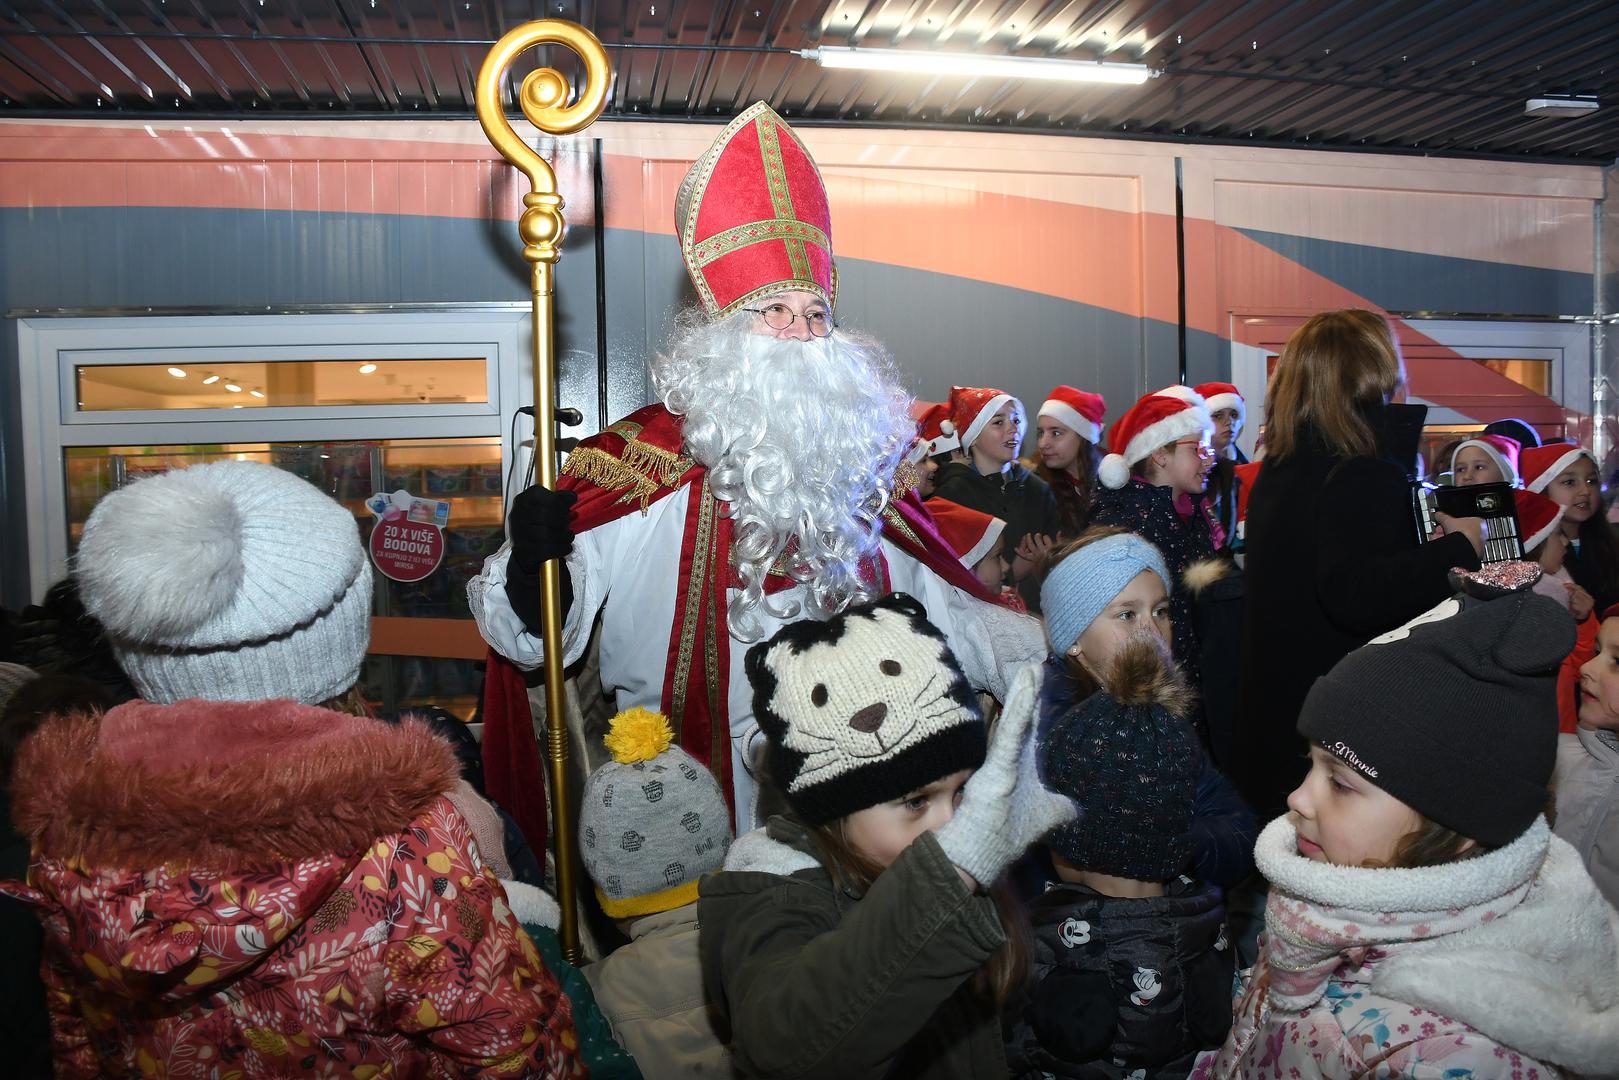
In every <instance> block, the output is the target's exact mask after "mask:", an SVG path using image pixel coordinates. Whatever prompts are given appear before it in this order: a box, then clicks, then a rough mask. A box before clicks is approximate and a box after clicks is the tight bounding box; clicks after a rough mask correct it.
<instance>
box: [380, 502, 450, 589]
mask: <svg viewBox="0 0 1619 1080" xmlns="http://www.w3.org/2000/svg"><path fill="white" fill-rule="evenodd" d="M365 505H366V506H368V507H370V509H371V512H372V513H373V514H375V515H376V517H377V521H376V524H375V525H373V526H372V528H371V543H370V548H371V561H372V562H373V563H375V564H376V567H377V569H378V570H380V571H381V572H382V574H383V575H384V576H385V577H390V578H393V579H394V580H395V581H420V580H422V578H424V577H426V576H427V575H428V574H431V573H432V572H433V571H434V570H437V569H438V564H439V563H440V562H442V561H443V559H444V524H445V522H447V521H449V519H450V504H449V503H447V502H438V501H437V500H434V499H420V498H417V497H416V496H415V495H412V494H411V493H410V492H408V491H396V492H394V493H393V494H392V495H387V494H384V493H382V492H380V491H379V492H377V494H375V495H373V496H371V497H370V498H369V499H367V500H366V501H365Z"/></svg>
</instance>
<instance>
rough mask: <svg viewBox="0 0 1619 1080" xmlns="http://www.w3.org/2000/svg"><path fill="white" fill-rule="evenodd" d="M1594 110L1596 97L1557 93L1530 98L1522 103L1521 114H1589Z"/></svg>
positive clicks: (1568, 115)
mask: <svg viewBox="0 0 1619 1080" xmlns="http://www.w3.org/2000/svg"><path fill="white" fill-rule="evenodd" d="M1596 111H1597V99H1596V98H1594V97H1589V96H1586V97H1572V96H1564V95H1561V94H1559V95H1556V96H1548V97H1538V98H1530V99H1529V100H1528V101H1526V102H1524V103H1523V114H1524V115H1525V116H1552V117H1571V116H1589V115H1590V114H1592V113H1594V112H1596Z"/></svg>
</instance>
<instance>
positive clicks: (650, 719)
mask: <svg viewBox="0 0 1619 1080" xmlns="http://www.w3.org/2000/svg"><path fill="white" fill-rule="evenodd" d="M674 737H675V733H674V730H673V729H672V728H670V727H669V718H668V717H667V716H664V715H663V714H662V713H658V712H653V711H652V710H651V709H642V708H639V707H637V708H634V709H625V710H624V711H623V712H621V713H619V714H618V715H617V716H615V717H613V720H612V724H611V725H610V727H609V730H608V732H607V735H606V736H605V737H604V738H603V739H602V742H604V743H606V744H607V749H608V750H610V751H612V754H613V760H614V761H617V762H619V763H620V764H623V765H628V764H630V763H632V762H636V761H650V760H652V759H653V758H655V757H657V756H658V755H659V754H661V753H663V752H664V751H665V750H667V749H669V744H670V743H671V742H673V741H674Z"/></svg>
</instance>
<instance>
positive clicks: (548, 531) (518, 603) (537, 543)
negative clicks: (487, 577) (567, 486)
mask: <svg viewBox="0 0 1619 1080" xmlns="http://www.w3.org/2000/svg"><path fill="white" fill-rule="evenodd" d="M576 498H578V495H577V493H576V492H572V491H552V490H551V489H549V488H544V487H539V486H535V487H531V488H529V489H528V490H526V491H524V492H522V493H521V494H519V495H518V496H517V498H515V499H513V500H512V509H511V513H510V514H508V515H507V524H508V525H509V527H510V531H511V537H512V557H511V560H510V561H509V562H508V563H507V564H506V599H507V601H508V602H510V604H511V605H512V611H514V612H516V613H517V617H518V618H519V619H522V620H523V625H524V626H526V627H527V628H528V631H529V633H531V634H538V633H539V632H540V624H541V616H540V610H541V606H542V605H541V603H540V567H541V566H543V565H544V564H545V561H546V560H547V559H560V558H562V557H564V556H565V555H567V554H568V553H569V552H570V551H572V550H573V525H572V522H571V520H570V519H571V517H572V512H573V503H574V500H575V499H576ZM560 592H561V594H562V617H563V618H564V619H566V618H567V617H568V609H569V608H571V607H573V578H572V577H571V576H570V575H569V574H568V572H567V570H566V569H563V570H562V579H561V589H560Z"/></svg>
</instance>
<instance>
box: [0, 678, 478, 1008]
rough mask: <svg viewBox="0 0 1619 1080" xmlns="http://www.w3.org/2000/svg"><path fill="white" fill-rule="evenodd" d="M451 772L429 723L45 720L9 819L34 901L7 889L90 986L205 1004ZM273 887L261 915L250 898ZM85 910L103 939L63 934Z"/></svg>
mask: <svg viewBox="0 0 1619 1080" xmlns="http://www.w3.org/2000/svg"><path fill="white" fill-rule="evenodd" d="M457 775H458V774H457V771H456V763H455V756H454V753H453V752H452V751H451V749H450V747H449V746H448V745H447V744H446V743H444V742H443V741H442V740H440V739H439V738H438V737H437V736H435V735H433V734H432V732H431V731H430V730H429V729H428V728H427V726H426V725H425V724H422V723H420V722H418V721H415V720H413V719H412V720H407V721H406V722H404V723H403V724H401V725H400V726H398V727H392V726H389V725H387V724H384V723H382V722H380V721H376V720H371V719H369V718H365V717H356V716H349V715H346V714H342V713H335V712H332V711H330V710H327V709H319V708H314V707H312V706H307V705H300V704H297V703H296V702H293V701H264V702H246V703H239V702H211V701H182V702H179V703H176V704H174V705H154V704H151V703H148V702H143V701H135V702H130V703H128V704H125V705H120V706H118V707H117V708H115V709H112V710H111V711H109V712H107V713H106V714H104V715H101V716H94V715H91V716H85V715H74V716H62V717H55V718H53V719H51V720H50V721H48V722H47V723H46V724H45V725H44V726H43V727H42V728H41V729H40V730H39V732H38V733H37V734H36V735H35V736H34V737H33V738H31V739H30V740H29V741H28V742H27V743H26V744H25V745H24V747H23V749H22V751H21V753H20V754H19V756H18V762H17V770H16V779H15V781H14V783H13V798H14V802H13V809H14V815H15V818H16V821H17V825H18V828H19V829H20V831H22V832H24V833H25V834H27V835H29V836H31V837H32V839H33V844H34V853H35V855H34V864H33V865H32V866H31V867H30V871H29V883H30V885H31V886H32V888H30V889H28V890H18V889H10V890H8V891H11V892H13V893H14V894H15V895H19V896H21V897H22V898H24V899H27V900H29V901H31V902H33V903H35V904H38V905H40V906H41V907H42V908H43V909H44V912H43V914H44V916H45V917H46V919H47V925H53V924H54V925H63V926H66V927H67V928H68V930H69V932H70V934H72V937H73V940H72V942H71V944H72V947H73V950H74V951H75V952H76V953H79V954H80V955H81V956H82V957H83V963H84V965H85V966H86V968H87V969H88V970H89V971H90V972H92V973H93V974H94V975H95V976H96V977H97V981H98V982H100V983H101V984H103V985H107V986H112V987H116V988H117V989H118V990H120V991H123V992H127V993H128V994H129V995H130V996H132V997H134V998H136V999H145V998H149V997H151V996H154V995H156V996H164V997H171V996H173V997H179V996H185V995H188V994H192V993H201V992H203V991H204V990H205V989H206V988H207V985H208V984H210V983H213V982H214V981H215V980H217V979H219V978H222V977H225V976H227V975H229V974H231V973H232V972H233V971H236V970H241V969H244V968H246V967H248V966H250V965H251V964H253V963H255V962H256V961H257V959H258V957H259V956H260V955H261V954H262V953H263V951H264V949H265V948H266V947H267V946H269V945H271V944H273V943H275V942H276V941H279V940H280V939H281V938H283V937H284V936H286V934H287V933H288V932H290V931H291V930H292V928H293V927H294V926H296V925H298V924H299V923H300V922H302V921H303V920H305V919H307V918H309V917H311V916H312V915H314V914H315V913H316V911H318V910H319V909H320V908H321V905H322V904H323V903H324V902H325V901H326V900H327V898H328V897H329V896H330V895H331V894H332V893H333V892H334V891H335V890H336V889H337V887H338V886H339V884H340V883H342V882H343V880H344V879H345V877H346V876H347V875H348V873H349V872H350V870H351V869H352V868H353V867H354V866H355V865H356V864H357V863H358V861H359V860H360V859H361V857H362V856H364V855H365V854H366V853H367V852H368V851H369V850H370V849H371V848H372V847H373V846H374V845H375V844H377V843H378V842H379V841H381V840H383V839H385V838H388V837H396V836H397V835H398V834H401V833H403V832H405V831H406V830H407V829H408V828H409V827H410V825H411V823H412V822H413V820H415V819H417V818H418V816H419V815H421V814H423V813H424V812H425V811H426V810H427V809H428V808H429V807H430V806H431V805H432V804H433V802H434V800H436V799H438V798H440V797H442V796H443V795H444V793H445V792H447V791H449V790H450V788H451V786H452V785H453V784H454V783H455V781H456V778H457ZM271 890H274V891H275V895H276V902H275V904H274V905H271V906H273V908H274V911H273V912H271V913H268V914H267V913H266V906H265V905H264V904H263V903H262V902H258V903H255V901H256V900H258V901H262V899H263V898H265V897H266V896H267V895H268V893H269V892H270V891H271ZM90 907H94V908H95V909H97V918H98V920H99V922H100V923H101V930H100V932H99V933H97V934H73V933H72V931H71V927H72V926H74V925H77V924H78V922H79V920H78V919H77V917H76V915H75V913H76V912H77V911H78V910H79V909H81V908H90ZM53 913H54V915H55V916H59V915H65V916H66V919H65V923H64V922H59V921H58V920H57V919H56V918H54V916H53ZM118 913H122V914H121V915H120V914H118ZM199 941H203V942H207V943H208V948H207V949H206V950H203V951H199V944H198V943H199ZM226 942H228V946H224V947H222V944H221V943H226ZM204 952H205V953H206V956H205V957H204ZM199 960H201V962H203V963H205V964H206V966H207V968H208V978H206V979H203V978H200V977H199V976H198V972H197V969H196V965H197V964H198V963H199ZM177 976H178V978H177ZM152 980H155V982H151V981H152Z"/></svg>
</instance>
